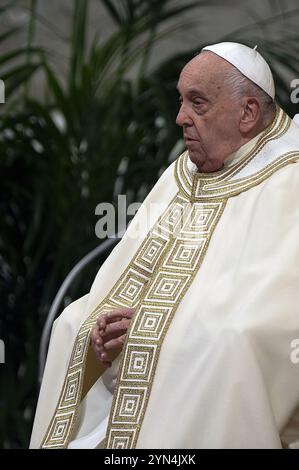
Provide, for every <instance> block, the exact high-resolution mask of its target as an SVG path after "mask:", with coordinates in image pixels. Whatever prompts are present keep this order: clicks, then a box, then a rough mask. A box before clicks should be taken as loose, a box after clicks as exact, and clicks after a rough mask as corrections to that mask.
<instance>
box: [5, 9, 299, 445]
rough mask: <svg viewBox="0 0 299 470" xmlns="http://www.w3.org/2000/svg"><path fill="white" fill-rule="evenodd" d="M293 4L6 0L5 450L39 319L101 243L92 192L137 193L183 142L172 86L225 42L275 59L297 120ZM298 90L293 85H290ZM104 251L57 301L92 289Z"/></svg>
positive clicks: (16, 431) (24, 396)
mask: <svg viewBox="0 0 299 470" xmlns="http://www.w3.org/2000/svg"><path fill="white" fill-rule="evenodd" d="M296 5H297V2H296V1H266V0H259V1H258V2H256V1H252V2H247V1H226V2H224V1H222V2H220V1H218V2H217V1H212V0H210V1H208V2H204V1H191V0H188V1H184V2H182V1H176V0H159V1H157V0H152V1H149V0H85V1H84V0H74V1H71V2H64V1H63V0H55V1H54V0H52V1H51V2H49V1H46V0H43V1H42V0H40V1H37V0H31V1H5V0H1V1H0V78H1V79H2V80H3V81H4V83H5V104H0V176H1V184H0V227H1V230H0V307H1V319H0V339H3V340H4V341H5V352H6V361H5V364H0V447H2V448H3V447H4V448H26V447H28V443H29V438H30V431H31V427H32V420H33V417H34V410H35V406H36V400H37V393H38V382H37V373H38V354H39V347H40V338H41V332H42V328H43V325H44V323H45V319H46V317H47V314H48V312H49V308H50V305H51V302H52V301H53V298H54V296H55V294H56V292H57V290H58V288H59V286H60V285H61V283H62V282H63V280H64V278H65V277H66V275H67V274H68V272H69V271H70V269H71V268H72V267H73V266H74V265H75V264H76V263H77V262H78V261H79V260H80V259H81V258H82V257H83V256H84V255H85V254H86V253H88V252H89V251H90V250H91V249H93V248H94V247H96V246H98V245H99V244H100V243H101V242H102V240H99V239H98V238H97V237H96V235H95V224H96V222H97V220H98V217H97V216H96V215H95V207H96V206H97V204H99V203H100V202H104V201H105V202H113V203H114V204H116V203H117V195H118V194H125V195H127V197H128V202H132V201H142V200H143V199H144V197H145V195H146V194H147V193H148V191H149V190H150V189H151V187H152V186H153V185H154V183H155V181H156V180H157V178H158V177H159V175H160V174H161V172H162V171H163V170H164V169H165V168H166V167H167V166H168V165H169V163H170V162H171V161H172V160H173V159H174V158H176V157H177V156H178V155H179V154H180V152H181V151H182V150H183V142H182V139H181V132H180V130H179V129H178V128H177V126H176V125H175V117H176V113H177V111H178V106H179V103H178V95H177V92H176V83H177V79H178V76H179V73H180V70H181V68H182V66H183V65H184V64H185V63H186V62H187V61H188V60H190V59H191V58H192V57H193V56H194V54H196V53H197V52H198V51H200V49H201V47H203V45H206V44H210V43H213V42H220V41H223V40H228V41H230V40H231V41H237V42H242V43H244V44H247V45H249V46H251V47H253V46H255V45H256V44H257V45H258V50H259V51H260V52H261V53H262V54H263V55H264V57H265V58H266V60H267V61H268V62H269V64H270V66H271V68H272V70H273V73H274V78H275V82H276V87H277V99H278V102H279V104H280V105H281V106H282V107H283V108H284V109H285V110H286V111H287V112H288V114H289V115H290V116H291V117H293V115H294V114H295V113H296V112H298V105H297V104H295V103H292V102H291V100H290V95H291V91H292V89H291V85H290V84H291V80H293V79H294V78H298V79H299V60H298V59H299V30H298V26H297V23H298V17H299V8H297V7H296ZM298 95H299V93H298ZM102 262H103V256H102V257H98V258H97V259H96V260H95V261H94V262H93V263H90V265H89V266H88V267H87V268H85V270H84V271H82V273H81V275H80V276H79V277H78V278H77V280H76V281H75V282H74V283H73V284H72V286H71V288H70V289H69V291H68V293H67V297H66V298H65V299H64V305H61V310H62V309H63V307H64V306H65V305H67V304H68V303H69V302H70V301H71V300H74V299H76V298H78V297H79V296H81V295H83V294H85V293H86V292H88V290H89V287H90V285H91V282H92V280H93V278H94V276H95V274H96V271H97V270H98V268H99V267H100V265H101V263H102Z"/></svg>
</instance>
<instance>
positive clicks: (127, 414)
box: [113, 387, 146, 425]
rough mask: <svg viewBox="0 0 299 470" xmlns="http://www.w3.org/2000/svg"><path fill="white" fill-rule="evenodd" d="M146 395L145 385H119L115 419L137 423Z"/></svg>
mask: <svg viewBox="0 0 299 470" xmlns="http://www.w3.org/2000/svg"><path fill="white" fill-rule="evenodd" d="M145 395H146V388H145V387H138V388H134V387H131V388H130V389H128V388H127V387H119V388H118V401H117V404H116V406H115V409H114V414H113V421H114V422H115V424H116V425H117V423H118V424H119V423H124V422H125V423H127V424H137V423H138V420H139V418H140V413H141V411H142V408H143V404H144V400H145Z"/></svg>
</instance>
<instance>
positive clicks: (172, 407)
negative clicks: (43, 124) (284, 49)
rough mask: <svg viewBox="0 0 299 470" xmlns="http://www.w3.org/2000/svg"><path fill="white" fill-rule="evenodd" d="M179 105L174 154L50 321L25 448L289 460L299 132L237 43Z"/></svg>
mask: <svg viewBox="0 0 299 470" xmlns="http://www.w3.org/2000/svg"><path fill="white" fill-rule="evenodd" d="M178 91H179V94H180V103H181V106H180V110H179V113H178V116H177V124H178V125H180V126H181V127H182V128H183V133H184V139H185V143H186V147H187V151H186V152H185V153H184V154H183V155H181V156H180V157H179V158H178V159H177V161H176V162H175V163H174V164H172V165H171V166H170V167H169V168H168V169H167V170H166V171H165V172H164V174H163V175H162V177H161V178H160V179H159V181H158V183H157V184H156V186H155V187H154V188H153V190H152V191H151V193H150V194H149V195H148V197H147V198H146V200H145V201H144V204H143V206H142V207H141V209H140V210H139V212H138V214H137V215H136V217H135V218H134V220H133V221H132V223H131V225H130V227H129V228H128V230H127V233H126V235H125V236H124V238H123V240H122V241H121V242H120V244H119V245H118V246H117V247H116V248H115V249H114V251H113V253H112V254H111V255H110V257H109V258H108V259H107V261H106V262H105V263H104V265H103V266H102V268H101V269H100V271H99V273H98V275H97V277H96V279H95V281H94V283H93V286H92V288H91V291H90V293H89V294H88V295H86V296H85V297H83V298H81V299H79V300H78V301H76V302H74V303H73V304H71V305H70V306H69V307H67V309H66V310H65V311H64V312H63V313H62V315H61V316H60V318H59V319H58V320H57V321H56V322H55V324H54V327H53V332H52V338H51V343H50V349H49V354H48V360H47V366H46V370H45V374H44V380H43V384H42V388H41V393H40V398H39V403H38V408H37V413H36V419H35V425H34V430H33V434H32V441H31V446H32V447H40V446H41V447H44V448H63V447H64V448H66V447H68V448H101V447H107V448H134V447H137V448H217V447H218V448H281V447H282V446H290V447H296V446H299V444H298V443H299V426H298V419H299V413H297V411H299V409H298V410H297V407H299V369H298V367H299V365H297V363H296V362H297V361H296V360H294V358H295V357H296V355H295V354H293V353H294V349H293V348H294V344H295V345H296V344H298V343H297V342H296V338H297V337H298V336H299V315H298V285H299V242H298V229H299V204H298V202H297V201H298V193H299V164H298V159H299V128H298V126H297V125H296V124H295V123H294V122H293V121H292V120H291V119H290V118H289V117H288V116H287V115H286V114H285V113H284V112H283V111H282V110H281V109H280V108H278V107H277V106H276V105H275V101H274V98H275V91H274V83H273V78H272V74H271V71H270V69H269V67H268V65H267V63H266V62H265V61H264V59H263V58H262V56H261V55H260V54H259V53H258V52H257V51H256V50H255V49H250V48H248V47H247V46H244V45H241V44H236V43H220V44H216V45H213V46H207V47H206V48H204V49H203V51H202V52H201V53H200V54H199V55H198V56H196V57H195V58H193V59H192V60H191V61H190V62H189V63H188V64H187V65H186V66H185V67H184V69H183V71H182V73H181V76H180V79H179V82H178ZM161 201H163V202H164V203H166V209H165V205H164V206H163V207H162V206H161V209H160V213H159V214H157V216H156V218H155V220H154V221H153V223H152V224H151V226H150V228H149V231H148V233H147V235H146V237H145V238H144V237H143V238H142V237H141V236H139V237H138V236H136V233H137V231H136V228H137V227H138V226H143V225H144V224H146V221H147V214H148V211H149V210H150V207H151V206H152V205H153V204H156V205H157V204H158V203H159V202H161ZM133 234H134V236H133ZM296 419H297V425H296Z"/></svg>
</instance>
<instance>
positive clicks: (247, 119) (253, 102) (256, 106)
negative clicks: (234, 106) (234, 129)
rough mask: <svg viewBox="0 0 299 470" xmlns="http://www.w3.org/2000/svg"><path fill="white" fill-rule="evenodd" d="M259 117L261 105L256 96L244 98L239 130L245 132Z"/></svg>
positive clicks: (249, 129)
mask: <svg viewBox="0 0 299 470" xmlns="http://www.w3.org/2000/svg"><path fill="white" fill-rule="evenodd" d="M260 117H261V106H260V103H259V101H258V99H257V98H255V97H250V98H245V99H244V104H243V109H242V113H241V119H240V132H241V133H244V134H247V133H248V132H250V131H251V130H252V129H254V127H255V126H256V125H257V123H258V122H259V120H260Z"/></svg>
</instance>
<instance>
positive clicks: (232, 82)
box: [200, 51, 276, 124]
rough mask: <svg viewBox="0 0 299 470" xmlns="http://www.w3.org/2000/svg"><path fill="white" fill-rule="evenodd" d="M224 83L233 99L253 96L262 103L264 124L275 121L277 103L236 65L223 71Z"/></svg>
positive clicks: (228, 66)
mask: <svg viewBox="0 0 299 470" xmlns="http://www.w3.org/2000/svg"><path fill="white" fill-rule="evenodd" d="M209 53H210V51H202V52H200V54H209ZM222 74H223V79H224V83H225V85H226V86H227V87H229V88H230V92H231V96H232V98H233V99H238V98H242V97H244V96H252V97H255V98H257V100H258V101H259V103H260V106H261V109H262V114H263V117H264V119H263V120H264V122H265V123H266V124H267V123H268V121H269V120H270V119H273V116H274V114H275V110H276V104H275V101H274V100H273V99H272V98H271V96H270V95H268V94H267V93H266V92H265V91H264V90H262V88H260V87H259V86H258V85H256V84H255V83H254V82H252V81H251V80H249V79H248V78H247V77H245V75H243V74H242V73H241V72H240V71H239V70H238V69H237V68H236V67H235V66H234V65H232V64H229V63H228V64H227V67H225V68H224V70H222Z"/></svg>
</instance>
